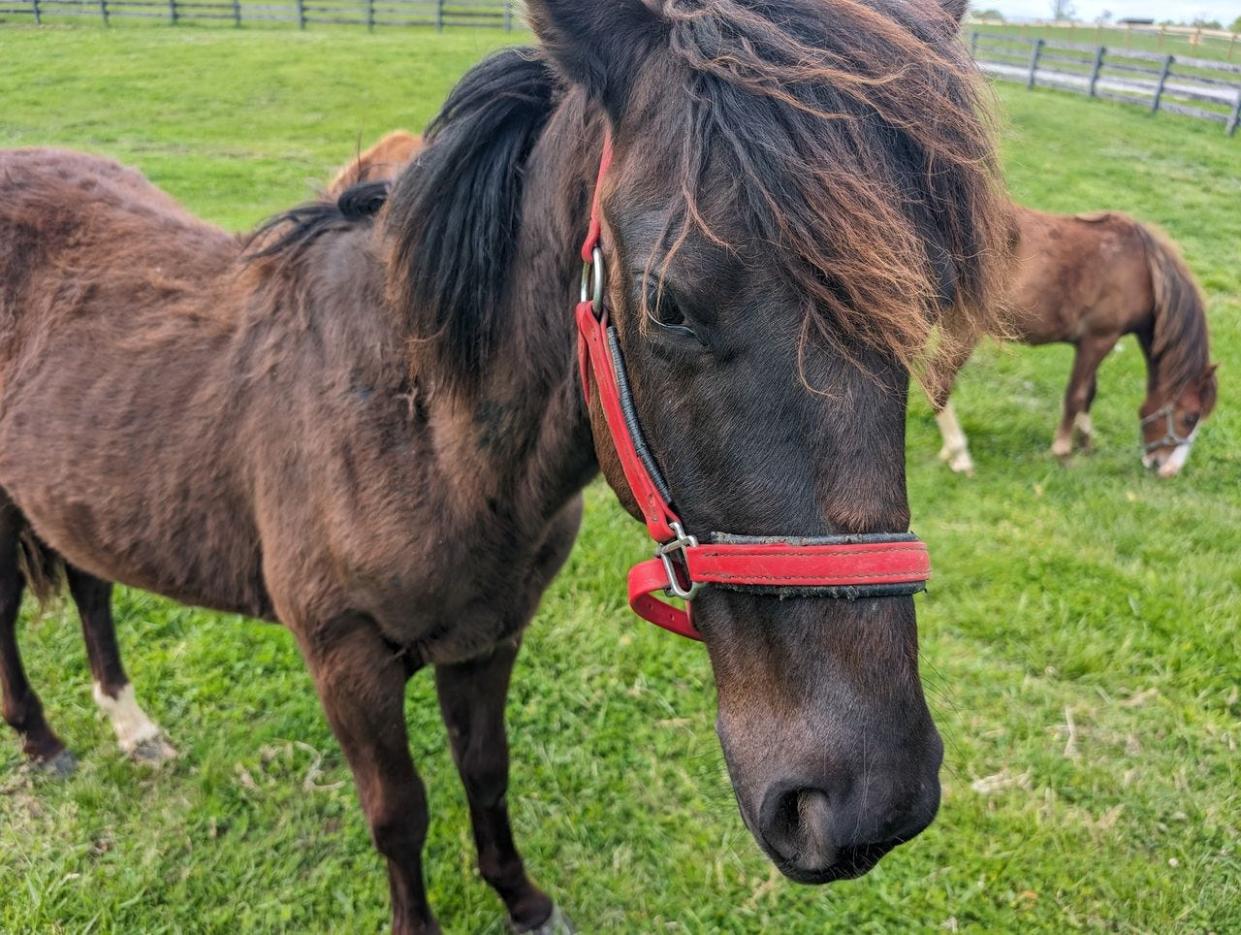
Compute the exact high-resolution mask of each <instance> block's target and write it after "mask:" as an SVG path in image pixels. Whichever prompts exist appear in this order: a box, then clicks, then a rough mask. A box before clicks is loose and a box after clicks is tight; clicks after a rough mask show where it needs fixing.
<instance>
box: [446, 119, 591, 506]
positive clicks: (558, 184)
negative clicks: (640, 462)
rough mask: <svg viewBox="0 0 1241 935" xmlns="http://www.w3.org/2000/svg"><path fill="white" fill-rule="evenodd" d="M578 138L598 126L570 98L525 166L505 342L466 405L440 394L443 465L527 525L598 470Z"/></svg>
mask: <svg viewBox="0 0 1241 935" xmlns="http://www.w3.org/2000/svg"><path fill="white" fill-rule="evenodd" d="M583 139H590V140H593V139H598V140H599V141H600V145H601V140H602V131H601V127H600V126H594V125H593V122H592V121H588V120H587V118H586V116H585V113H584V109H583V107H582V105H581V103H580V102H577V101H575V100H574V96H573V95H570V96H569V97H568V98H567V99H566V102H565V103H563V104H562V105H561V106H560V107H559V108H558V109H557V112H556V113H555V114H554V115H553V116H552V117H551V118H550V120H549V122H548V125H547V127H546V129H545V130H544V132H543V133H542V135H541V137H540V139H539V142H538V143H537V145H536V147H535V149H534V151H533V153H532V154H531V156H530V159H529V162H528V163H527V165H526V166H525V168H524V171H525V172H526V183H525V187H524V191H523V195H522V202H523V204H522V208H523V210H522V218H523V220H522V225H521V230H520V232H519V244H518V248H517V252H516V256H515V259H514V263H513V268H512V274H511V278H510V282H509V283H508V287H507V289H506V294H505V299H504V308H503V310H502V314H503V315H504V317H505V319H506V324H507V327H506V330H505V338H504V346H503V347H502V348H500V349H499V350H498V351H497V352H496V353H495V354H494V357H493V360H492V364H491V365H490V366H489V367H488V369H487V371H486V373H484V374H483V375H482V377H481V379H480V381H479V383H478V385H477V386H476V387H474V388H473V389H472V390H470V391H469V400H468V402H467V400H466V399H465V398H455V399H454V398H445V399H444V400H443V401H442V405H443V414H444V416H445V417H446V418H448V419H449V420H451V421H452V422H453V423H454V425H455V426H456V431H454V432H453V435H454V436H455V437H456V438H457V439H458V440H459V441H458V443H457V444H456V445H455V446H454V447H455V449H456V450H455V451H454V452H453V454H452V459H453V461H455V462H456V463H455V465H453V468H452V473H460V472H464V476H466V477H469V478H471V480H470V481H469V483H471V484H474V483H476V481H475V480H474V478H478V477H490V478H492V480H493V482H494V492H495V493H496V495H497V496H500V497H503V498H504V500H505V501H506V503H509V504H512V505H513V506H514V507H515V508H516V509H517V510H518V511H519V512H520V513H523V514H526V513H528V514H529V518H530V519H531V520H532V521H536V522H537V521H538V520H539V518H540V517H547V516H550V515H552V514H554V513H555V512H557V511H558V510H559V509H560V508H561V507H562V506H563V505H564V503H565V502H567V501H568V500H569V499H570V498H571V497H572V496H574V495H575V494H576V493H577V492H579V491H580V490H581V488H582V487H583V486H585V484H586V483H588V482H589V480H590V479H591V478H592V477H593V476H594V474H595V472H596V471H597V469H598V465H597V462H596V459H595V453H594V446H593V442H592V437H591V431H590V423H589V418H588V415H587V412H586V408H585V406H584V405H583V402H582V395H581V382H580V379H579V377H578V374H577V356H576V340H575V333H574V330H573V327H574V325H573V305H574V302H575V300H576V295H575V291H576V286H577V281H578V278H579V277H580V275H581V260H580V258H579V256H578V248H579V245H580V243H581V241H582V240H583V239H584V237H585V234H586V227H587V222H588V220H589V218H588V214H587V212H588V211H589V203H588V199H589V193H590V191H591V187H592V185H593V183H594V177H595V173H596V172H597V171H598V164H597V161H596V160H597V159H598V155H597V153H598V150H599V145H587V144H583V143H582V142H581V141H582V140H583ZM566 140H572V141H573V143H572V144H571V145H570V144H567V143H566V142H565V141H566ZM590 154H593V155H590Z"/></svg>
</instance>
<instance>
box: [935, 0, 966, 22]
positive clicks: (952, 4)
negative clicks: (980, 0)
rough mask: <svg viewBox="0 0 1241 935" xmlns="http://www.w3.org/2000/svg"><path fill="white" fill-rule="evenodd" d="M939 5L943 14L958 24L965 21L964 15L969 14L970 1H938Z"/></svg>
mask: <svg viewBox="0 0 1241 935" xmlns="http://www.w3.org/2000/svg"><path fill="white" fill-rule="evenodd" d="M939 5H940V6H942V7H943V8H944V12H945V13H947V14H948V15H949V16H951V17H952V18H953V19H954V20H956V21H957V23H958V24H960V23H961V21H962V20H964V19H965V14H966V13H968V12H969V8H970V0H939Z"/></svg>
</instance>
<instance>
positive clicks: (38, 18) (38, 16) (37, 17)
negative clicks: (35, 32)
mask: <svg viewBox="0 0 1241 935" xmlns="http://www.w3.org/2000/svg"><path fill="white" fill-rule="evenodd" d="M30 2H31V3H32V4H33V5H34V24H35V25H36V26H42V25H43V14H42V13H40V12H39V0H30Z"/></svg>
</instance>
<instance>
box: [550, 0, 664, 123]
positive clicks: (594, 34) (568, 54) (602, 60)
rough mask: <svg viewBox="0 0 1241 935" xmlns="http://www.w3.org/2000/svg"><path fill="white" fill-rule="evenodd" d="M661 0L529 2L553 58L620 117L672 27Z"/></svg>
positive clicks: (573, 78)
mask: <svg viewBox="0 0 1241 935" xmlns="http://www.w3.org/2000/svg"><path fill="white" fill-rule="evenodd" d="M655 2H656V0H649V3H648V2H644V0H527V3H526V10H527V13H528V15H529V18H530V25H531V27H532V28H533V29H534V31H535V33H536V34H537V35H538V37H539V40H540V41H541V42H542V43H543V47H544V48H545V49H546V50H547V53H548V55H549V56H550V58H551V60H552V61H553V62H554V63H555V64H556V66H557V68H558V69H559V70H560V71H561V73H562V74H563V75H564V77H565V78H567V79H568V80H569V81H570V82H571V83H573V84H578V85H582V86H583V87H585V88H586V90H587V91H588V92H589V93H590V95H591V96H592V97H593V98H595V100H597V101H599V102H600V103H601V104H603V105H604V107H606V108H607V110H608V112H609V113H610V114H612V115H613V117H615V116H616V115H617V114H619V113H620V112H621V111H622V110H623V109H624V106H625V102H626V99H627V97H628V95H629V90H630V87H631V85H632V83H633V80H634V78H635V77H636V75H637V73H638V71H639V69H640V68H641V66H642V62H643V61H644V60H645V58H646V56H647V55H649V54H650V52H651V50H652V48H654V47H655V46H656V45H657V44H658V43H660V42H662V41H664V40H665V38H666V37H667V35H668V24H667V21H666V20H664V19H663V18H662V17H661V16H660V15H659V14H658V13H657V12H656V11H655V9H653V8H652V6H651V4H652V3H655Z"/></svg>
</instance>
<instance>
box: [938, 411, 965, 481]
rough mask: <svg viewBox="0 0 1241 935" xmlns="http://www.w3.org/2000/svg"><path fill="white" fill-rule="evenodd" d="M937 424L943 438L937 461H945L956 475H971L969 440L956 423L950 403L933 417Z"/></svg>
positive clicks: (955, 414) (955, 413)
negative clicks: (942, 445)
mask: <svg viewBox="0 0 1241 935" xmlns="http://www.w3.org/2000/svg"><path fill="white" fill-rule="evenodd" d="M935 421H936V422H938V423H939V434H940V435H942V436H943V437H944V447H943V448H941V449H940V451H939V459H940V460H941V461H947V462H948V467H949V468H951V469H952V470H953V471H955V472H956V473H958V474H973V473H974V459H973V458H971V457H970V447H969V440H968V439H967V438H966V437H965V432H963V431H962V430H961V423H960V422H958V421H957V412H956V410H955V409H954V408H953V407H952V403H947V404H945V405H944V408H943V409H941V410H940V412H939V413H938V414H937V415H936V416H935Z"/></svg>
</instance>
